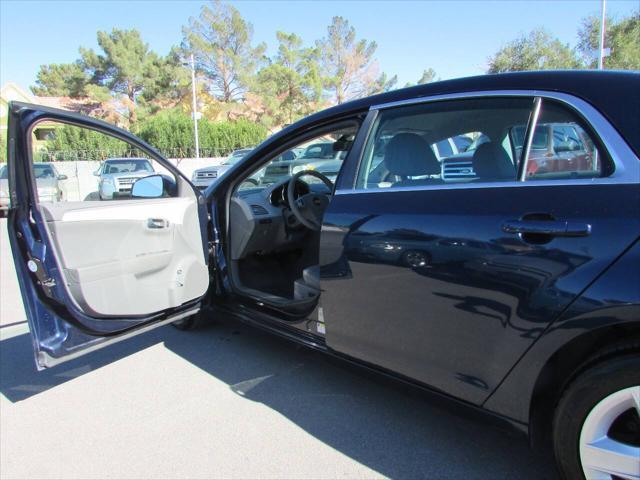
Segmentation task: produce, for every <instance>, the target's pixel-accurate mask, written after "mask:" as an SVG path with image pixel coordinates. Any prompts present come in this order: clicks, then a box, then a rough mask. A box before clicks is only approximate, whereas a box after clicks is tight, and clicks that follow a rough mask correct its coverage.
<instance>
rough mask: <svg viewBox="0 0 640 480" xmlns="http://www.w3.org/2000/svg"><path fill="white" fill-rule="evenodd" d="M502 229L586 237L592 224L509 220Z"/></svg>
mask: <svg viewBox="0 0 640 480" xmlns="http://www.w3.org/2000/svg"><path fill="white" fill-rule="evenodd" d="M502 231H503V232H506V233H523V234H529V235H531V234H534V235H535V234H537V235H549V236H553V237H586V236H587V235H589V234H590V233H591V225H590V224H588V223H579V222H564V221H558V220H509V221H507V222H505V223H503V224H502Z"/></svg>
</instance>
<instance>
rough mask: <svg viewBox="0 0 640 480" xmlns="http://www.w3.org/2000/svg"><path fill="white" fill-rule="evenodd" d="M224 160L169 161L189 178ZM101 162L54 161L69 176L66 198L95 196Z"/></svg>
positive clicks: (187, 159) (79, 198)
mask: <svg viewBox="0 0 640 480" xmlns="http://www.w3.org/2000/svg"><path fill="white" fill-rule="evenodd" d="M223 160H224V157H211V158H181V159H177V158H170V159H169V161H170V162H171V163H173V164H174V165H176V166H177V167H178V169H179V170H180V171H181V172H182V173H184V174H185V175H186V176H187V177H188V178H189V179H191V174H192V173H193V171H194V170H196V169H198V168H202V167H208V166H212V165H219V164H220V163H222V161H223ZM100 163H101V162H99V161H87V160H79V161H63V162H53V165H55V167H56V169H57V170H58V173H60V174H61V175H66V176H67V177H68V178H67V180H62V181H61V182H60V185H61V187H62V189H63V192H64V195H65V198H66V199H67V200H68V201H77V200H88V199H94V198H95V192H97V190H98V177H96V176H94V175H93V172H95V171H96V170H97V169H98V167H99V166H100ZM154 165H155V167H156V170H158V171H160V172H161V173H168V172H167V171H166V170H165V169H164V168H162V167H159V166H158V164H157V163H156V162H154ZM92 194H93V195H92Z"/></svg>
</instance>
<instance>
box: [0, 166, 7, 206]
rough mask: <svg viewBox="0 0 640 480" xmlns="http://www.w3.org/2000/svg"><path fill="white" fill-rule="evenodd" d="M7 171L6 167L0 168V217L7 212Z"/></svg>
mask: <svg viewBox="0 0 640 480" xmlns="http://www.w3.org/2000/svg"><path fill="white" fill-rule="evenodd" d="M8 178H9V171H8V170H7V166H6V165H3V166H1V167H0V216H2V215H6V213H7V210H9V181H8Z"/></svg>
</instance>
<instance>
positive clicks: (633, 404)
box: [580, 386, 640, 480]
mask: <svg viewBox="0 0 640 480" xmlns="http://www.w3.org/2000/svg"><path fill="white" fill-rule="evenodd" d="M634 412H635V413H634ZM622 416H624V419H627V418H631V420H629V421H626V422H621V421H620V419H621V417H622ZM639 418H640V386H635V387H629V388H625V389H623V390H619V391H617V392H615V393H612V394H611V395H609V396H608V397H606V398H604V399H603V400H601V401H600V402H599V403H598V404H597V405H596V406H595V407H593V409H592V410H591V412H589V415H587V418H586V420H585V421H584V425H583V426H582V432H581V434H580V462H581V464H582V469H583V471H584V476H585V477H586V478H587V479H588V480H601V479H606V480H610V479H612V478H613V479H615V478H623V479H629V480H640V438H639V437H640V431H639V430H638V425H636V424H631V423H633V422H636V421H637V420H638V419H639ZM624 419H623V420H624ZM620 429H626V430H625V432H623V433H618V431H617V430H620Z"/></svg>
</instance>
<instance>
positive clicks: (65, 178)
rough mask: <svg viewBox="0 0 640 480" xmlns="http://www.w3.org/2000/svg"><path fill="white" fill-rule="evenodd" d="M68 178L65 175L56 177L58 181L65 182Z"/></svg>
mask: <svg viewBox="0 0 640 480" xmlns="http://www.w3.org/2000/svg"><path fill="white" fill-rule="evenodd" d="M68 178H69V177H67V176H66V175H65V174H62V175H58V180H67V179H68Z"/></svg>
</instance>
